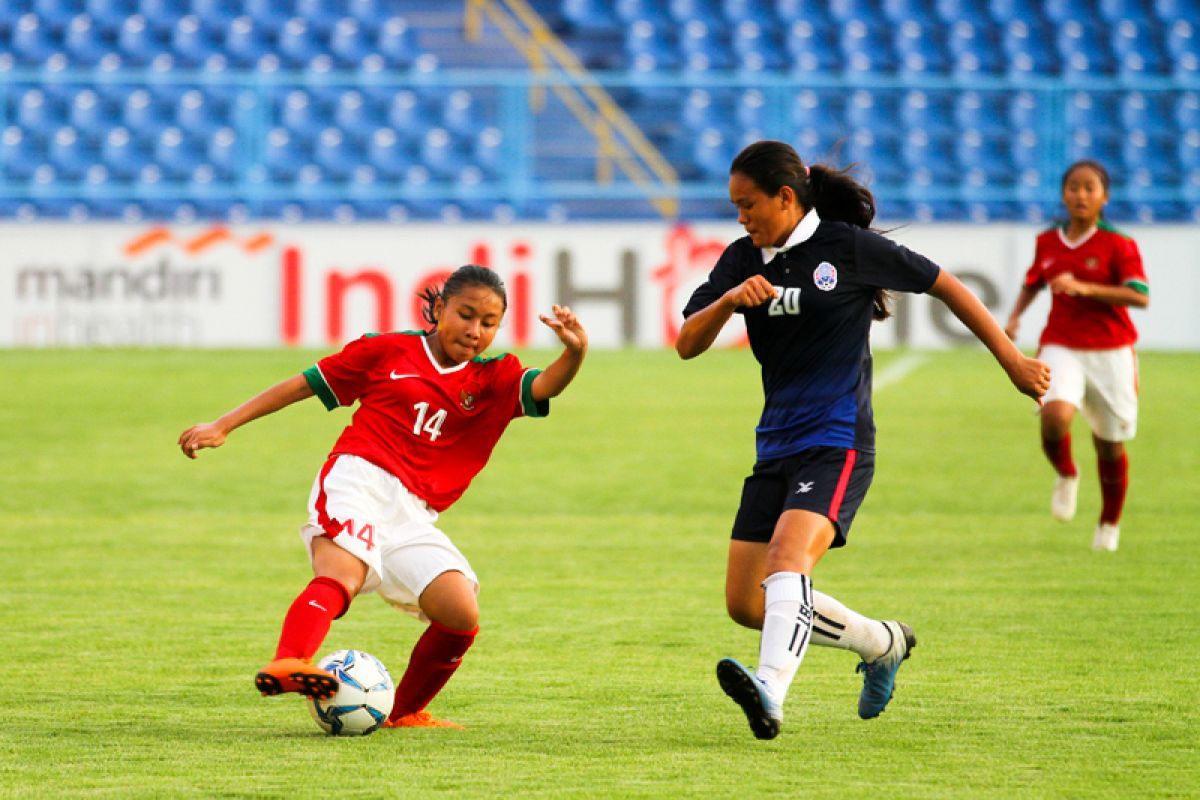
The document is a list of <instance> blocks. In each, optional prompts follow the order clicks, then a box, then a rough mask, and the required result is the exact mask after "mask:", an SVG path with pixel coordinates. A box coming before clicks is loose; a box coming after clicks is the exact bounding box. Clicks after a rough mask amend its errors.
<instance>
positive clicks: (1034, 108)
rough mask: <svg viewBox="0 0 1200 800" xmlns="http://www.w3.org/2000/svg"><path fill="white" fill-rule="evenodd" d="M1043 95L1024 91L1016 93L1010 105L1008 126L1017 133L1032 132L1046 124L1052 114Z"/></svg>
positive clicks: (1010, 99) (1010, 100)
mask: <svg viewBox="0 0 1200 800" xmlns="http://www.w3.org/2000/svg"><path fill="white" fill-rule="evenodd" d="M1047 102H1048V101H1047V99H1046V97H1045V95H1043V93H1040V92H1032V91H1027V90H1022V91H1019V92H1015V93H1014V94H1013V95H1012V96H1011V97H1010V98H1009V103H1008V124H1009V126H1010V127H1011V128H1013V129H1014V130H1016V131H1018V132H1019V131H1025V130H1032V129H1034V128H1038V127H1040V126H1041V125H1042V124H1044V123H1045V121H1046V120H1047V119H1049V117H1048V116H1047V115H1048V114H1050V113H1051V112H1050V110H1049V107H1048V105H1047Z"/></svg>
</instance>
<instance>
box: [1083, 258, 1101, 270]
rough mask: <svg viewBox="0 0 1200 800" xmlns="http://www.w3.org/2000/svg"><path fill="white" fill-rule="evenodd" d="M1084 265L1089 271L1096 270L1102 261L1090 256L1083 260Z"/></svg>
mask: <svg viewBox="0 0 1200 800" xmlns="http://www.w3.org/2000/svg"><path fill="white" fill-rule="evenodd" d="M1083 265H1084V266H1085V267H1087V268H1088V269H1096V268H1097V267H1099V266H1100V259H1098V258H1096V257H1095V256H1088V257H1087V258H1085V259H1084V260H1083Z"/></svg>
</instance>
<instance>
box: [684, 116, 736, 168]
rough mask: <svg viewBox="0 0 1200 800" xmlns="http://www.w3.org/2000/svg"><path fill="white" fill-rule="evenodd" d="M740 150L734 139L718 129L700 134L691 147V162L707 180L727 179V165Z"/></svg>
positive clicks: (711, 129) (710, 129) (707, 130)
mask: <svg viewBox="0 0 1200 800" xmlns="http://www.w3.org/2000/svg"><path fill="white" fill-rule="evenodd" d="M740 149H741V148H740V147H739V146H738V143H737V141H736V140H735V139H734V137H733V136H732V135H730V134H728V133H726V132H724V131H722V130H721V129H719V128H708V129H706V130H703V131H701V132H700V135H699V136H697V137H696V138H695V141H694V144H693V147H692V160H693V161H694V162H695V164H696V166H697V167H698V168H699V169H700V173H701V175H702V176H703V177H704V178H706V179H708V180H718V179H725V178H728V177H729V165H730V163H731V162H732V161H733V157H734V156H736V155H737V154H738V151H739V150H740Z"/></svg>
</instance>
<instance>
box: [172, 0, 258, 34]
mask: <svg viewBox="0 0 1200 800" xmlns="http://www.w3.org/2000/svg"><path fill="white" fill-rule="evenodd" d="M175 5H176V7H177V8H178V6H179V5H182V3H179V2H176V3H175ZM190 5H191V13H192V14H193V15H195V16H197V17H199V18H200V20H201V22H203V23H204V25H205V26H206V27H210V28H212V29H213V30H222V29H224V28H226V27H228V25H229V22H230V20H232V19H233V18H234V17H237V16H239V15H241V14H243V13H244V11H243V10H242V2H241V0H190ZM176 13H179V12H178V10H177V11H176Z"/></svg>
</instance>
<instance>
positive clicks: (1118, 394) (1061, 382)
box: [1038, 344, 1138, 442]
mask: <svg viewBox="0 0 1200 800" xmlns="http://www.w3.org/2000/svg"><path fill="white" fill-rule="evenodd" d="M1038 358H1040V359H1041V360H1042V361H1044V362H1046V363H1047V364H1049V365H1050V391H1048V392H1046V396H1045V397H1044V398H1043V400H1044V401H1045V402H1047V403H1049V402H1051V401H1053V400H1062V401H1064V402H1067V403H1070V404H1071V405H1073V406H1075V407H1076V408H1078V409H1080V410H1081V411H1082V412H1083V415H1084V417H1085V418H1086V419H1087V421H1088V424H1089V425H1090V426H1091V428H1092V432H1093V433H1094V434H1096V436H1097V437H1099V438H1101V439H1104V440H1105V441H1109V442H1124V441H1128V440H1129V439H1132V438H1133V437H1134V434H1136V433H1137V410H1138V369H1137V354H1136V353H1135V352H1134V350H1133V348H1132V347H1119V348H1117V349H1115V350H1075V349H1073V348H1070V347H1063V346H1061V345H1055V344H1048V345H1046V346H1045V347H1043V348H1042V349H1041V351H1040V352H1039V353H1038Z"/></svg>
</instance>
